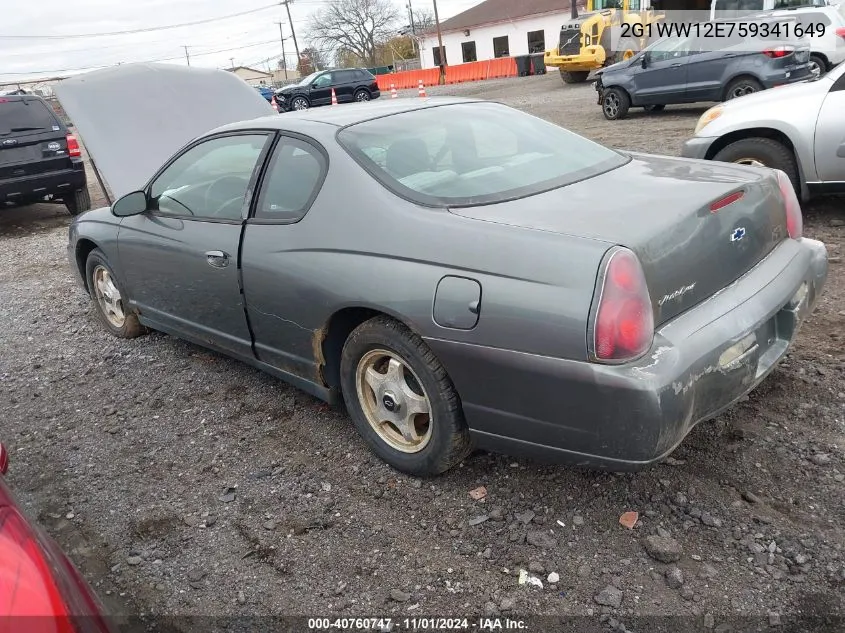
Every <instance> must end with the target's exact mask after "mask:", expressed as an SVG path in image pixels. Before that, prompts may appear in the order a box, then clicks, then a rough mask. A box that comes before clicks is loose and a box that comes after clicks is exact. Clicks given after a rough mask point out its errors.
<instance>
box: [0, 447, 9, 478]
mask: <svg viewBox="0 0 845 633" xmlns="http://www.w3.org/2000/svg"><path fill="white" fill-rule="evenodd" d="M8 470H9V453H7V452H6V447H5V446H3V443H2V442H0V475H5V474H6V471H8Z"/></svg>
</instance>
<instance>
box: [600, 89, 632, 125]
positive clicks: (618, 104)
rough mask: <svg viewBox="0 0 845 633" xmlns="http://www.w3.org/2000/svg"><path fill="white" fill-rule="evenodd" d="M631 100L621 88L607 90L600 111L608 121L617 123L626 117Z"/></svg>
mask: <svg viewBox="0 0 845 633" xmlns="http://www.w3.org/2000/svg"><path fill="white" fill-rule="evenodd" d="M630 107H631V98H630V97H629V96H628V93H627V92H625V91H624V90H622V89H621V88H609V89H608V90H606V91H605V93H604V95H603V96H602V100H601V110H602V113H603V114H604V118H605V119H607V120H608V121H617V120H619V119H624V118H625V117H626V116H628V109H629V108H630Z"/></svg>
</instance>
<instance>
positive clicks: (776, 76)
mask: <svg viewBox="0 0 845 633" xmlns="http://www.w3.org/2000/svg"><path fill="white" fill-rule="evenodd" d="M787 72H788V73H789V76H788V77H787V76H785V75H786V73H787ZM810 79H813V73H812V71H811V70H810V69H809V67H801V68H797V69H796V68H787V69H782V70H780V69H779V70H778V71H777V72H772V73H769V74H765V75H763V76H761V77H760V81H761V82H762V84H763V86H764V87H765V88H777V87H778V86H787V85H789V84H795V83H799V82H801V81H809V80H810Z"/></svg>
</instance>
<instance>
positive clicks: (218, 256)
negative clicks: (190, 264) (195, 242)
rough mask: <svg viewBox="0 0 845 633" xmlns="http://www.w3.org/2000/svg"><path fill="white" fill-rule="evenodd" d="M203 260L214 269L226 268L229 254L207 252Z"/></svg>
mask: <svg viewBox="0 0 845 633" xmlns="http://www.w3.org/2000/svg"><path fill="white" fill-rule="evenodd" d="M205 260H206V261H207V262H208V265H209V266H213V267H214V268H226V266H228V265H229V253H224V252H223V251H208V252H207V253H206V254H205Z"/></svg>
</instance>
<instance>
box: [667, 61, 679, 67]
mask: <svg viewBox="0 0 845 633" xmlns="http://www.w3.org/2000/svg"><path fill="white" fill-rule="evenodd" d="M680 65H681V62H675V63H674V64H669V68H677V67H678V66H680Z"/></svg>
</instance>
